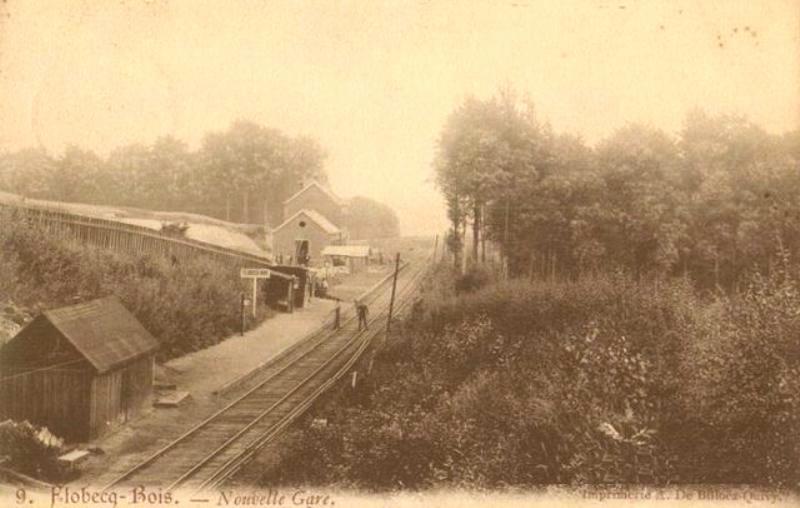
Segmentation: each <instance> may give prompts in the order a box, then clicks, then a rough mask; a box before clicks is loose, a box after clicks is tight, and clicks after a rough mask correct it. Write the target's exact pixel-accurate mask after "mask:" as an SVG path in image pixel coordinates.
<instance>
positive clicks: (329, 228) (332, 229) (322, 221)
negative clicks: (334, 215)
mask: <svg viewBox="0 0 800 508" xmlns="http://www.w3.org/2000/svg"><path fill="white" fill-rule="evenodd" d="M300 215H305V216H306V217H308V218H309V219H311V220H312V221H314V222H316V223H317V225H318V226H319V227H321V228H322V229H323V230H324V231H325V232H326V233H330V234H336V233H341V230H340V229H339V228H338V227H337V226H336V225H335V224H334V223H333V222H331V221H329V220H328V218H327V217H325V216H324V215H322V214H321V213H319V212H317V211H315V210H309V209H308V208H303V209H302V210H298V211H297V213H295V214H294V215H292V216H291V217H289V218H288V219H286V220H285V221H283V224H281V225H280V226H278V227H277V228H275V231H279V230H281V229H283V228H284V227H286V226H288V225H289V224H291V223H292V222H294V220H295V219H296V218H297V217H299V216H300Z"/></svg>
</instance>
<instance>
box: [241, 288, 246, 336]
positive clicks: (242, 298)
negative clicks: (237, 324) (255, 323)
mask: <svg viewBox="0 0 800 508" xmlns="http://www.w3.org/2000/svg"><path fill="white" fill-rule="evenodd" d="M240 296H241V298H240V300H241V302H240V311H241V314H242V329H241V334H240V335H241V336H244V326H245V316H244V293H242V294H241V295H240Z"/></svg>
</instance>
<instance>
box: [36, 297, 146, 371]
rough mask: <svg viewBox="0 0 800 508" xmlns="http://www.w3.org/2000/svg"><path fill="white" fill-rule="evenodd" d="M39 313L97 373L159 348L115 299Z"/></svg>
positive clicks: (103, 299) (109, 298)
mask: <svg viewBox="0 0 800 508" xmlns="http://www.w3.org/2000/svg"><path fill="white" fill-rule="evenodd" d="M43 314H44V317H45V318H47V320H48V321H50V323H51V324H52V325H53V326H54V327H55V328H56V329H57V330H58V331H59V332H61V334H62V335H63V336H64V338H66V339H67V340H68V341H69V342H70V343H71V344H72V345H73V346H75V348H76V349H77V350H78V351H79V352H80V353H81V354H82V355H83V356H84V357H86V359H87V360H88V361H89V363H91V364H92V365H93V366H94V368H95V369H97V370H98V372H100V373H102V372H106V371H108V370H110V369H112V368H114V367H116V366H117V365H120V364H122V363H126V362H128V361H129V360H133V359H134V358H137V357H139V356H142V355H145V354H147V353H151V352H153V351H155V350H156V349H158V347H159V342H158V340H156V338H155V337H153V336H152V335H150V332H148V331H147V330H145V328H144V327H143V326H142V324H141V323H139V321H137V320H136V318H135V317H133V314H131V313H130V312H128V309H126V308H125V307H124V306H123V305H122V302H120V301H119V298H117V297H116V296H110V297H106V298H100V299H97V300H92V301H90V302H85V303H80V304H77V305H70V306H69V307H61V308H60V309H53V310H47V311H44V313H43Z"/></svg>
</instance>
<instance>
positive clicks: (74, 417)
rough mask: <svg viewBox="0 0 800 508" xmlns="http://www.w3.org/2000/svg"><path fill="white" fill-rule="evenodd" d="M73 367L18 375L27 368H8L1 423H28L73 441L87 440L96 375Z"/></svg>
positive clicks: (0, 383)
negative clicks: (93, 376) (93, 377)
mask: <svg viewBox="0 0 800 508" xmlns="http://www.w3.org/2000/svg"><path fill="white" fill-rule="evenodd" d="M70 367H71V368H66V367H65V368H63V369H49V370H41V371H34V372H31V373H28V374H22V375H18V374H21V373H22V372H24V371H25V370H26V369H15V368H13V367H8V366H4V368H3V375H4V378H3V379H0V420H2V419H6V418H11V419H13V420H16V421H23V420H28V421H29V422H31V423H34V424H37V425H45V426H47V428H48V429H50V431H51V432H53V433H54V434H56V435H57V436H60V437H64V438H66V439H67V440H69V441H81V440H85V439H86V438H87V437H88V433H89V418H88V409H89V395H90V391H91V389H90V386H91V378H92V372H91V370H89V369H88V368H80V365H77V366H70Z"/></svg>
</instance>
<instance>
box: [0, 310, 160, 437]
mask: <svg viewBox="0 0 800 508" xmlns="http://www.w3.org/2000/svg"><path fill="white" fill-rule="evenodd" d="M158 346H159V343H158V341H157V340H156V339H155V338H154V337H153V336H152V335H150V333H149V332H148V331H147V330H145V328H144V327H143V326H142V325H141V323H139V322H138V321H137V320H136V318H135V317H133V315H132V314H131V313H130V312H128V310H127V309H126V308H125V307H124V306H123V305H122V303H121V302H120V301H119V299H118V298H117V297H114V296H112V297H107V298H101V299H98V300H93V301H90V302H86V303H81V304H78V305H71V306H69V307H62V308H59V309H54V310H48V311H45V312H43V313H42V314H41V315H39V316H38V317H36V318H35V319H34V320H33V321H31V322H30V323H29V324H28V325H27V326H25V327H24V328H23V329H22V330H20V332H19V333H18V334H17V335H15V336H14V337H13V338H12V339H11V340H10V341H8V342H7V343H6V344H5V346H3V348H2V349H0V376H2V377H0V420H1V419H4V418H11V419H14V420H20V421H21V420H28V421H30V422H31V423H35V424H38V425H46V426H47V427H48V428H49V429H50V430H51V431H52V432H53V433H54V434H56V435H58V436H60V437H63V438H65V439H66V440H67V441H73V442H74V441H89V440H92V439H95V438H97V437H99V436H101V435H103V434H104V433H105V432H107V431H108V430H109V429H111V428H113V427H114V426H116V425H119V424H122V423H125V422H126V421H128V420H129V419H131V418H132V417H133V416H134V415H136V413H138V412H139V411H140V410H141V409H142V407H143V406H144V404H145V401H146V400H147V399H148V398H149V396H150V395H151V393H152V389H153V374H154V364H155V351H156V350H157V349H158Z"/></svg>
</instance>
